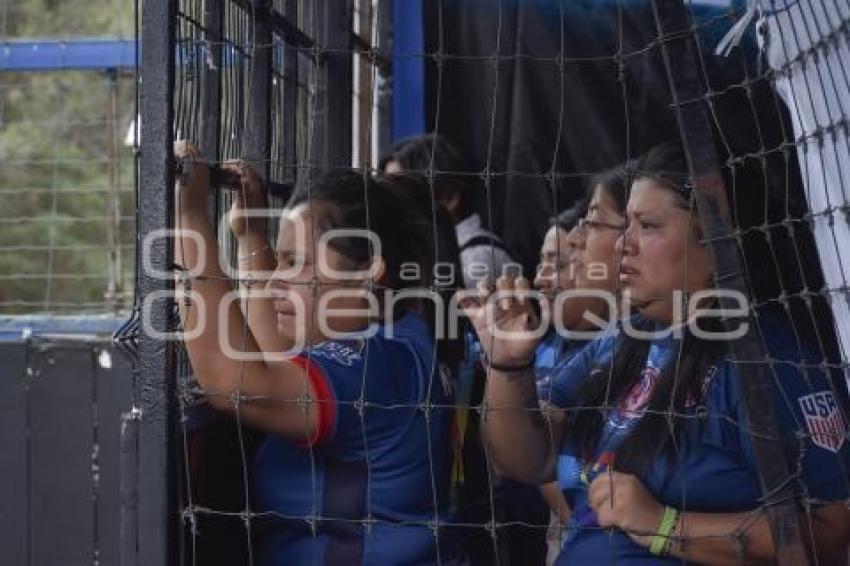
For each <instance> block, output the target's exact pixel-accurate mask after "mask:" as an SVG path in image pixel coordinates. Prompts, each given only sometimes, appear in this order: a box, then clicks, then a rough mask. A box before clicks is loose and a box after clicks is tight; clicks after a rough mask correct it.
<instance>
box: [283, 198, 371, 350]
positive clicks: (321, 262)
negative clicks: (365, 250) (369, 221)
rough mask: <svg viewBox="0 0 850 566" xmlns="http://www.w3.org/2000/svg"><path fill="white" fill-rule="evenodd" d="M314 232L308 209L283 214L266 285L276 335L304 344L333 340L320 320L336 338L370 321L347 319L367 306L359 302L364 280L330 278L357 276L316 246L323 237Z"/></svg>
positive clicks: (341, 260)
mask: <svg viewBox="0 0 850 566" xmlns="http://www.w3.org/2000/svg"><path fill="white" fill-rule="evenodd" d="M315 232H316V233H314V217H313V212H312V211H311V207H310V205H306V204H303V205H299V206H296V207H295V208H292V209H288V210H286V211H284V213H283V215H282V216H281V219H280V232H279V235H278V239H277V246H276V249H275V255H276V258H277V269H276V270H275V272H274V274H273V275H272V277H271V279H270V280H269V281H268V283H267V286H266V289H267V290H268V291H270V292H271V293H272V294H273V296H274V310H275V313H276V315H277V328H278V331H279V332H280V333H281V335H282V336H284V337H285V338H288V339H290V340H293V341H295V342H296V343H300V344H303V345H309V344H315V343H317V342H321V341H322V340H325V339H328V338H332V337H330V336H327V332H326V331H325V330H323V328H322V325H321V324H320V321H324V322H325V327H326V328H329V329H330V330H332V331H334V332H339V333H342V332H353V331H356V330H359V329H362V328H364V327H365V326H366V325H367V324H368V322H369V317H368V316H365V315H360V316H357V315H352V314H351V312H352V309H360V310H361V312H363V311H362V309H365V308H366V307H367V306H368V303H367V301H366V299H365V298H364V297H363V295H364V294H365V289H366V288H367V282H368V278H366V279H345V278H343V277H339V274H338V273H333V272H332V270H337V271H339V272H346V273H355V272H354V271H350V270H351V269H352V266H351V262H350V261H348V260H347V259H346V258H345V257H344V256H342V255H341V254H340V253H339V252H337V251H336V250H334V249H333V248H332V247H330V246H328V245H326V244H324V243H319V240H320V235H321V234H320V233H319V232H318V229H316V230H315ZM329 293H331V294H329ZM345 311H347V312H345Z"/></svg>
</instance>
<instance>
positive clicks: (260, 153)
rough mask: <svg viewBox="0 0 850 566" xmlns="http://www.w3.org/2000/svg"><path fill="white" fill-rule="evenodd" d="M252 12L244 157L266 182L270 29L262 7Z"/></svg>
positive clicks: (270, 58) (268, 156)
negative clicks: (251, 46) (251, 43)
mask: <svg viewBox="0 0 850 566" xmlns="http://www.w3.org/2000/svg"><path fill="white" fill-rule="evenodd" d="M257 4H258V6H257V8H255V9H254V10H253V16H254V17H253V19H252V22H251V25H252V26H253V34H252V37H253V42H254V49H253V51H252V53H251V57H252V59H251V69H250V78H249V81H250V88H249V90H248V97H249V99H248V121H247V130H246V131H245V138H246V139H245V154H246V155H245V157H246V158H247V159H248V160H249V161H251V162H252V164H253V166H254V168H255V169H256V170H257V171H259V172H260V175H261V176H262V177H263V179H268V178H269V167H270V163H269V158H270V156H271V141H272V134H271V92H272V91H271V84H272V28H271V23H270V21H269V18H268V16H267V14H268V10H267V9H264V3H262V2H257Z"/></svg>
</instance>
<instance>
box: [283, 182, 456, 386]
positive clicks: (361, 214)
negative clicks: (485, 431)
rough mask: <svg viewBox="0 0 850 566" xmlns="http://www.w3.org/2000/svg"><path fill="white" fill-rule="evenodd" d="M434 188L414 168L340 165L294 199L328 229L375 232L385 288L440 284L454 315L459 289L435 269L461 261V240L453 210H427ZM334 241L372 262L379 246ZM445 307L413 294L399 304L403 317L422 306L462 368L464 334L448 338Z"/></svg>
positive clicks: (355, 239)
mask: <svg viewBox="0 0 850 566" xmlns="http://www.w3.org/2000/svg"><path fill="white" fill-rule="evenodd" d="M426 191H427V186H425V187H423V184H422V181H421V180H419V179H417V178H415V177H413V176H409V175H391V176H386V177H372V176H370V175H364V174H363V173H361V172H355V171H346V172H335V173H332V174H328V175H325V176H323V177H320V178H318V179H316V180H314V181H312V182H311V183H310V184H303V185H300V186H298V187H297V188H296V189H295V191H294V193H293V194H292V196H291V197H290V199H289V202H288V203H287V205H286V206H287V208H293V207H295V206H298V205H300V204H304V203H309V204H310V205H311V214H312V216H313V218H314V222H315V225H316V227H317V229H318V231H319V232H320V233H325V232H328V231H329V230H336V229H359V230H370V231H371V232H373V233H374V234H375V236H377V239H378V241H379V242H380V246H381V249H380V253H381V257H382V258H383V260H384V262H385V264H386V270H385V275H384V277H383V279H382V280H381V281H380V287H382V288H384V289H392V290H396V291H402V290H406V289H409V290H421V289H425V290H434V291H435V292H436V293H438V294H439V295H440V296H441V298H442V299H443V300H442V302H441V304H439V306H441V307H442V309H443V311H444V312H443V313H442V314H443V316H442V319H443V320H444V321H449V317H448V308H449V304H450V300H449V299H450V297H451V294H452V292H453V290H452V289H451V288H446V289H443V288H438V287H437V286H436V285H435V281H434V274H435V267H436V265H437V264H438V262H444V263H452V264H453V265H455V266H457V265H458V264H459V259H458V252H457V240H456V239H455V235H454V228H453V225H452V223H451V221H449V220H448V219H447V217H446V216H445V212H443V211H442V210H440V211H438V216H437V220H436V222H435V218H434V217H433V215H430V214H428V213H427V211H426V210H425V207H424V206H423V205H422V199H423V198H425V197H424V196H423V195H425V194H426ZM438 208H439V207H438ZM441 215H442V216H441ZM435 228H436V229H435ZM328 245H329V246H330V247H332V248H333V249H334V250H335V251H336V252H338V253H339V254H341V255H342V256H343V257H344V258H345V259H346V260H347V261H349V262H350V263H351V264H352V265H353V266H362V265H366V264H368V263H369V262H370V261H371V259H372V258H373V257H374V255H375V254H376V253H377V250H375V249H373V246H372V243H371V241H370V240H369V239H367V238H364V237H362V236H351V237H335V238H333V239H331V240H329V242H328ZM413 266H415V267H416V268H417V269H415V270H414V271H412V270H411V269H409V268H410V267H413ZM455 273H460V268H459V267H455ZM437 308H438V303H435V301H431V300H428V299H421V298H407V299H404V300H400V301H396V302H395V303H394V312H393V313H392V316H393V319H398V318H400V317H401V316H403V315H404V314H406V313H407V312H410V311H414V312H418V313H420V314H421V315H422V316H423V318H425V320H426V322H427V323H428V325H429V326H430V328H431V331H432V336H434V338H435V345H436V349H437V357H438V359H439V361H440V362H441V363H442V364H444V365H445V366H447V367H449V368H450V369H452V370H456V369H457V367H458V366H459V364H460V362H461V360H462V359H463V354H464V351H463V341H462V336H463V335H462V334H460V335H459V337H458V338H456V339H450V338H446V337H444V334H445V329H442V328H437V326H436V324H437V320H438V316H437V314H438V313H437ZM452 373H453V374H455V373H456V371H453V372H452Z"/></svg>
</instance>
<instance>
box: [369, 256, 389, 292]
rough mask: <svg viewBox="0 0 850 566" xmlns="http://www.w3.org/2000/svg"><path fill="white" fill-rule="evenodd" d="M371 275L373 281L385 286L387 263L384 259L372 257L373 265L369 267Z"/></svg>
mask: <svg viewBox="0 0 850 566" xmlns="http://www.w3.org/2000/svg"><path fill="white" fill-rule="evenodd" d="M369 273H370V274H371V275H372V281H373V282H375V283H377V284H378V285H384V284H385V283H386V280H387V262H386V261H384V258H383V257H381V256H379V255H376V256H373V257H372V263H371V265H370V266H369Z"/></svg>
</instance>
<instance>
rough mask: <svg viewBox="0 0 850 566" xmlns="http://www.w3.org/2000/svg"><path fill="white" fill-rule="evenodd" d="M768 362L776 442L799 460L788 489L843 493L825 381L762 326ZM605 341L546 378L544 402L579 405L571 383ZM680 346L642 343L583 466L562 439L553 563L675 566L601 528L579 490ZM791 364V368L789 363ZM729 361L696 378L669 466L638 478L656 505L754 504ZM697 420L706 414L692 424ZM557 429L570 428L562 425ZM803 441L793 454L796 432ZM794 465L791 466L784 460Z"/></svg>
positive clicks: (603, 358) (840, 447) (742, 412)
mask: <svg viewBox="0 0 850 566" xmlns="http://www.w3.org/2000/svg"><path fill="white" fill-rule="evenodd" d="M762 331H763V332H762V334H763V337H764V339H765V343H766V346H767V349H768V351H769V352H770V354H771V355H772V356H773V357H774V359H784V360H786V363H782V362H779V363H775V364H774V366H773V369H770V368H768V369H767V370H766V376H767V379H768V381H769V383H770V388H771V391H772V396H773V402H774V405H775V412H776V416H777V419H778V420H779V425H780V428H781V436H782V438H779V439H777V441H778V442H783V443H784V445H785V446H788V447H789V455H790V454H791V452H792V451H793V454H794V455H795V456H796V455H797V454H801V455H802V458H801V460H800V462H801V465H802V473H801V475H800V476H799V478H798V479H796V480H795V485H794V487H795V490H796V492H797V493H798V494H801V495H802V494H805V495H806V496H807V497H809V498H814V499H816V500H820V501H824V502H829V501H837V500H842V499H844V498H846V497H847V496H848V478H847V473H848V469H850V468H848V462H850V457H848V456H849V455H850V454H849V453H848V443H847V441H846V426H845V422H844V416H845V415H846V412H845V411H844V409H845V408H844V407H843V406H842V403H840V402H839V400H838V398H837V397H836V394H835V393H834V392H833V390H832V389H831V387H830V384H829V381H828V380H827V379H826V377H825V376H824V375H823V374H821V373H819V372H815V371H809V372H808V374H807V375H804V374H803V373H802V372H801V371H800V370H799V369H798V366H795V365H794V363H795V362H796V363H799V362H800V361H802V360H803V357H804V356H803V354H801V353H800V352H799V348H797V347H796V343H795V342H794V341H793V339H792V338H790V334H789V333H788V332H785V331H784V330H782V329H780V328H779V327H776V326H774V327H769V326H767V327H765V326H763V327H762ZM615 344H616V338H615V337H614V336H605V337H602V338H600V339H598V340H596V341H594V342H593V343H591V344H590V345H589V346H588V347H587V348H586V349H585V350H583V351H582V352H581V353H580V354H579V355H578V356H577V357H575V358H573V360H571V361H570V362H568V363H567V364H565V365H564V366H563V367H562V368H561V369H560V370H559V371H558V375H556V376H555V377H553V387H552V392H553V395H552V398H553V399H554V400H555V402H556V404H557V405H558V406H559V407H561V408H563V409H570V408H573V407H576V406H578V405H579V404H580V401H579V400H578V398H577V392H578V387H579V385H580V384H581V383H582V382H583V381H584V380H585V379H588V376H589V375H590V373H591V370H592V368H593V367H594V366H602V365H606V364H607V363H609V362H610V360H611V356H612V351H613V348H614V346H615ZM678 352H679V342H678V341H677V340H675V339H673V338H672V337H668V338H664V339H658V340H655V341H653V342H652V343H651V345H650V348H649V352H648V355H647V362H646V365H645V368H644V370H643V372H642V374H641V376H640V379H639V380H638V381H637V382H636V384H635V385H634V386H633V387H632V389H631V390H630V391H629V392H628V393H627V394H626V395H625V396H624V397H623V399H620V400H619V401H618V402H617V403H616V404H615V405H614V406H613V407H612V408H611V409H609V410H608V412H607V414H606V418H605V423H604V427H603V431H602V435H601V440H600V443H599V445H598V447H597V450H596V452H595V454H594V455H593V458H592V460H590V461H587V460H582V459H581V458H580V457H579V456H578V454H577V450H576V449H575V447H574V446H572V445H570V443H565V444H564V446H563V448H562V453H561V455H560V456H559V460H558V480H559V483H560V485H561V488H562V489H563V490H564V493H565V495H566V496H567V500H568V501H569V502H570V506H571V508H572V509H573V514H572V517H571V524H570V525H569V535H568V536H567V538H566V540H565V541H564V544H563V546H562V550H561V554H560V556H559V557H558V562H557V563H558V564H591V563H593V564H597V563H612V564H659V563H670V564H676V563H679V560H678V559H674V558H668V559H663V558H658V557H655V556H652V555H651V554H650V553H649V551H648V550H647V549H645V548H643V547H641V546H639V545H637V544H636V543H635V542H633V541H632V540H631V539H630V538H629V537H628V535H626V534H625V533H623V532H622V531H618V530H614V531H613V532H612V531H609V530H608V529H600V528H599V525H598V523H597V521H596V514H595V513H594V511H593V510H592V508H591V507H590V506H589V504H588V502H587V487H588V485H589V483H590V482H592V481H593V479H594V478H595V477H596V476H597V475H598V474H599V473H603V472H604V471H605V470H606V469H608V466H609V465H610V464H611V463H612V462H613V458H614V452H615V451H616V449H617V447H618V446H619V444H620V442H621V441H622V439H623V437H624V436H625V435H626V434H627V433H628V432H629V431H630V430H631V429H632V428H633V426H634V424H635V423H636V422H637V421H638V419H639V418H640V416H641V412H642V409H643V408H644V407H645V405H646V403H647V401H648V400H649V396H650V394H651V392H652V389H653V386H654V385H655V382H656V381H657V379H658V376H659V373H660V371H661V370H662V369H663V368H665V367H666V366H667V365H668V364H670V363H675V359H676V356H677V355H678ZM789 362H790V363H789ZM739 379H740V378H739V376H738V374H737V371H736V365H735V363H734V362H733V361H731V360H729V359H720V360H718V362H717V363H716V364H715V365H714V366H712V368H710V370H709V371H708V372H707V375H706V376H704V378H703V392H704V393H703V399H702V400H695V401H694V402H693V403H692V404H691V405H690V406H688V407H686V409H685V413H686V414H688V415H690V416H693V417H694V418H693V419H688V420H687V421H686V424H685V427H684V428H685V430H684V432H683V434H685V435H687V437H688V440H687V442H686V443H685V446H686V451H685V452H684V453H683V454H682V455H681V456H680V457H679V459H678V461H677V462H676V464H675V466H671V465H670V463H669V461H668V460H667V459H666V458H665V457H661V458H659V459H658V460H657V461H656V462H655V463H654V464H653V465H652V466H651V467H650V469H649V470H648V471H647V472H646V473H644V474H643V475H642V476H641V477H640V479H641V481H642V482H643V484H644V485H645V486H646V487H647V489H648V490H649V491H650V493H652V494H653V496H654V497H655V498H656V499H658V500H659V501H660V502H661V503H663V504H665V505H670V506H672V507H675V508H677V509H683V510H686V511H696V512H708V513H710V512H717V513H720V512H743V511H749V510H752V509H755V508H757V507H759V506H760V505H761V502H760V498H761V495H762V494H761V489H760V485H759V479H758V471H757V464H756V460H755V457H754V455H753V447H752V442H751V440H750V437H749V434H748V426H747V423H748V419H747V414H746V408H745V404H744V400H743V398H742V392H741V386H740V382H739ZM698 415H705V416H704V418H699V417H698ZM566 426H569V423H567V425H566ZM801 435H802V436H803V437H805V446H804V450H803V451H802V452H800V448H799V446H800V445H799V441H797V440H796V439H797V437H798V436H801ZM794 461H796V460H791V462H792V463H793V462H794Z"/></svg>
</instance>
